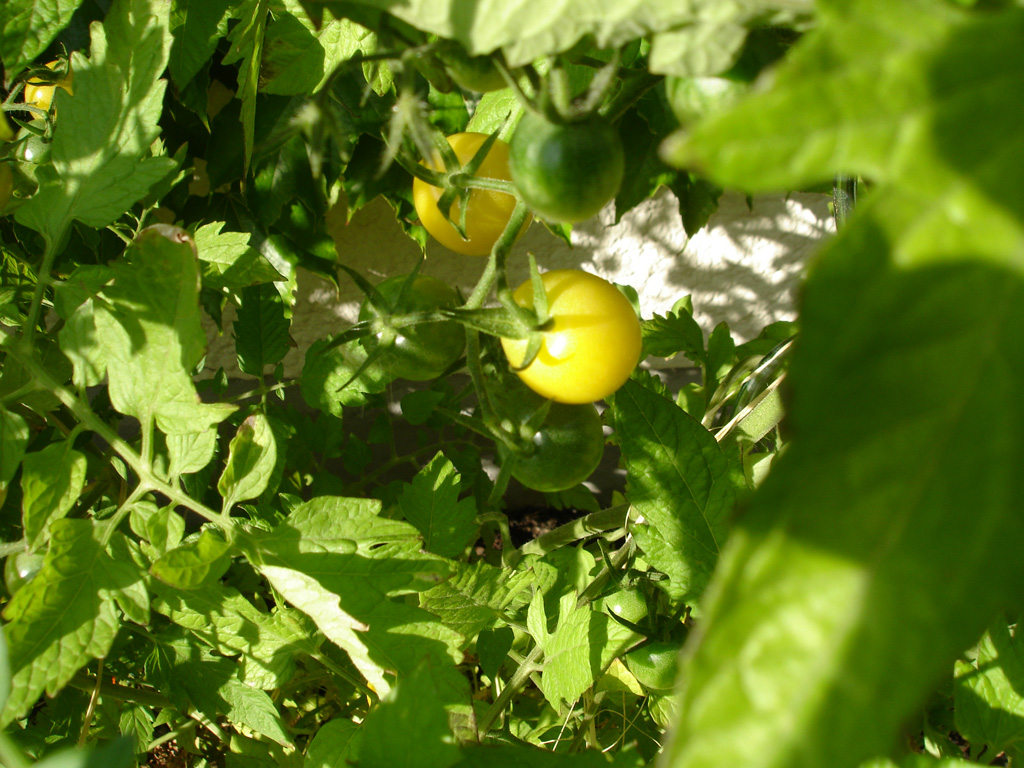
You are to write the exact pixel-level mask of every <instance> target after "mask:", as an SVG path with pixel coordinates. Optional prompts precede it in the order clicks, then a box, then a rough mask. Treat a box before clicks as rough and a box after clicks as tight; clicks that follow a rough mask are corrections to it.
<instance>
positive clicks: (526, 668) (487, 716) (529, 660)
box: [478, 644, 544, 737]
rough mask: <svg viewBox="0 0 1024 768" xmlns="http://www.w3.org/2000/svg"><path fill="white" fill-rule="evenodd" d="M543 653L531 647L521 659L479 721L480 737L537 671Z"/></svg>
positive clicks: (538, 646)
mask: <svg viewBox="0 0 1024 768" xmlns="http://www.w3.org/2000/svg"><path fill="white" fill-rule="evenodd" d="M543 653H544V651H543V649H541V647H540V645H539V644H538V645H535V646H533V650H531V651H530V653H529V655H528V656H527V657H526V658H525V659H523V662H522V663H521V664H520V665H519V669H517V670H516V671H515V673H514V674H513V675H512V677H511V678H510V679H509V681H508V683H507V684H506V685H505V687H504V688H502V689H501V693H499V694H498V698H496V699H495V700H494V703H493V704H491V706H490V708H489V709H488V710H487V711H486V712H485V713H484V716H483V719H482V720H481V721H480V723H479V728H478V730H479V732H480V735H481V737H482V736H485V735H486V734H487V732H488V731H489V730H490V729H491V726H492V725H493V724H494V721H495V720H497V719H498V717H499V716H500V715H501V713H502V712H503V711H504V709H505V707H506V706H508V703H509V702H510V701H512V697H513V696H515V695H516V694H517V693H518V692H519V689H520V688H522V687H523V686H524V685H526V681H527V680H529V679H530V675H532V674H533V673H534V672H536V671H537V669H538V667H537V661H538V660H539V659H540V657H541V655H543Z"/></svg>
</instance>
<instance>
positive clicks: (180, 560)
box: [149, 528, 232, 589]
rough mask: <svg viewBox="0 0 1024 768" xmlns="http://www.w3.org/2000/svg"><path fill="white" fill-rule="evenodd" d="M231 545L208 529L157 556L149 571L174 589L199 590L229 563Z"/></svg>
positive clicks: (219, 574) (208, 583) (210, 582)
mask: <svg viewBox="0 0 1024 768" xmlns="http://www.w3.org/2000/svg"><path fill="white" fill-rule="evenodd" d="M231 549H232V547H231V544H230V543H228V542H227V541H225V540H224V537H223V536H222V535H221V534H220V533H217V532H215V531H213V530H211V529H209V528H206V529H204V530H203V532H202V533H201V534H199V536H198V538H196V539H192V540H191V541H187V542H186V543H184V544H182V545H181V546H179V547H177V548H175V549H172V550H171V551H170V552H168V553H167V554H165V555H163V556H162V557H160V559H159V560H157V561H156V562H155V563H153V565H152V566H151V567H150V569H149V570H150V573H152V574H153V575H154V576H156V577H157V578H158V579H160V581H162V582H164V583H165V584H169V585H170V586H172V587H177V588H178V589H200V588H206V587H208V586H210V585H211V584H213V583H215V582H216V581H217V580H218V579H220V577H221V576H223V575H224V573H225V572H226V571H227V569H228V566H230V565H231Z"/></svg>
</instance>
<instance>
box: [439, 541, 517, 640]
mask: <svg viewBox="0 0 1024 768" xmlns="http://www.w3.org/2000/svg"><path fill="white" fill-rule="evenodd" d="M452 568H453V569H454V570H455V574H454V575H453V576H452V578H450V579H446V580H445V581H443V582H441V583H440V584H438V585H437V586H436V587H433V588H432V589H429V590H427V591H426V592H424V593H423V594H422V595H421V596H420V605H422V606H423V607H424V608H426V609H427V610H428V611H430V612H431V613H433V614H435V615H436V616H438V617H439V618H440V619H441V620H442V621H443V622H444V624H445V626H448V627H451V628H452V629H454V630H455V631H456V632H458V633H459V634H461V635H462V636H463V637H464V638H465V641H464V642H466V643H468V642H470V641H471V640H472V639H473V638H474V637H476V636H477V635H478V634H479V633H480V632H482V631H483V630H485V629H489V628H492V627H497V626H501V625H502V624H503V623H504V622H505V620H506V616H511V615H514V614H515V613H516V611H517V610H518V609H519V608H522V607H523V606H525V605H526V604H527V603H529V602H530V589H529V588H530V587H531V586H534V585H535V584H536V581H537V579H536V576H535V575H534V573H533V572H532V571H531V570H523V571H517V572H512V573H510V572H509V571H507V570H505V569H502V568H496V567H494V566H493V565H488V564H487V563H486V562H484V561H478V562H476V563H472V564H468V563H467V564H463V563H455V564H453V565H452Z"/></svg>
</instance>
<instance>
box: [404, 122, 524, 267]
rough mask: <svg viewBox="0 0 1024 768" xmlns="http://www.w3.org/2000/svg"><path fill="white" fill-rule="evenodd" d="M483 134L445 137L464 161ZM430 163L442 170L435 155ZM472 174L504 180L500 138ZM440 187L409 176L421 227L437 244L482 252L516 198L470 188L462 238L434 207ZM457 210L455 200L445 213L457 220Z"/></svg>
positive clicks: (465, 251) (503, 148)
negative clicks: (464, 232)
mask: <svg viewBox="0 0 1024 768" xmlns="http://www.w3.org/2000/svg"><path fill="white" fill-rule="evenodd" d="M487 138H488V137H487V134H484V133H456V134H453V135H452V136H449V137H448V143H449V144H450V145H451V147H452V149H453V150H455V156H456V157H457V158H458V159H459V162H460V163H462V164H466V163H468V162H469V161H470V160H472V159H473V155H475V154H476V152H477V150H478V149H480V147H481V145H482V144H483V143H484V142H485V141H486V140H487ZM432 167H433V168H435V169H436V170H442V169H443V167H444V164H443V163H442V162H441V161H440V159H438V160H437V161H436V162H434V163H433V164H432ZM476 175H477V176H481V177H485V178H491V179H500V180H504V181H508V180H509V174H508V144H506V143H505V142H503V141H502V140H501V139H497V140H495V142H494V144H492V145H491V149H490V151H489V152H488V153H487V157H485V158H484V161H483V163H481V165H480V168H479V169H477V174H476ZM442 191H443V190H441V188H440V187H435V186H432V185H430V184H427V182H425V181H423V180H421V179H413V182H412V200H413V204H414V205H415V206H416V213H417V214H418V215H419V217H420V222H421V223H422V224H423V226H424V228H425V229H426V230H427V232H429V233H430V235H431V236H432V237H433V238H434V239H435V240H437V241H438V242H439V243H441V245H443V246H445V247H446V248H448V249H450V250H452V251H455V252H456V253H462V254H465V255H467V256H486V255H487V254H488V253H490V252H491V248H493V247H494V244H495V242H497V240H498V238H499V237H501V233H502V232H504V231H505V225H506V224H508V220H509V219H510V218H511V217H512V211H513V210H515V207H516V199H515V198H514V197H513V196H512V195H507V194H505V193H504V192H494V191H491V190H489V189H474V190H472V191H471V192H470V193H469V200H468V203H467V208H466V237H465V238H463V237H462V236H461V235H460V234H459V232H458V230H456V229H455V227H453V226H452V225H451V224H450V223H449V222H448V221H447V220H446V219H445V217H444V215H443V214H442V213H441V209H440V208H438V207H437V201H438V200H439V199H440V198H441V193H442ZM461 213H462V212H461V210H460V208H459V203H458V201H456V202H455V203H453V204H452V208H451V211H450V212H449V215H450V216H451V218H452V220H453V221H460V216H461ZM527 226H529V222H527V223H526V224H524V225H523V228H522V229H521V230H520V231H519V234H522V233H523V232H524V231H525V230H526V227H527Z"/></svg>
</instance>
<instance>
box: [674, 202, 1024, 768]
mask: <svg viewBox="0 0 1024 768" xmlns="http://www.w3.org/2000/svg"><path fill="white" fill-rule="evenodd" d="M888 202H889V201H887V200H885V199H884V198H882V197H877V198H875V199H873V200H872V201H871V202H870V203H868V204H865V205H863V206H862V207H861V209H860V210H859V211H858V213H857V215H856V216H855V217H854V219H855V220H853V219H852V220H851V222H850V223H849V224H848V225H847V227H845V228H844V230H843V231H842V234H841V235H840V236H839V237H838V238H837V239H836V240H835V241H833V242H832V244H831V245H830V247H829V248H828V249H827V250H826V252H825V253H823V254H821V257H820V261H819V262H818V263H817V267H816V269H815V270H814V272H813V273H812V275H811V278H810V280H809V282H808V284H807V286H806V289H805V294H804V311H803V315H802V322H803V325H802V328H803V331H802V334H803V335H802V336H801V339H800V341H799V344H798V345H797V347H796V352H795V355H794V359H793V365H792V368H791V373H790V382H791V386H792V396H791V398H790V401H791V408H790V413H789V418H790V425H789V428H790V429H791V431H792V433H793V434H794V436H795V437H794V439H793V440H792V442H791V443H790V445H789V447H788V449H787V452H786V453H785V454H783V455H782V456H781V457H779V458H778V459H777V460H776V461H775V462H773V466H772V472H771V474H770V475H769V476H768V478H767V479H766V480H765V481H764V483H763V484H762V485H761V487H760V488H759V489H758V492H757V494H756V495H755V497H754V500H753V502H752V504H751V505H750V507H749V508H748V509H747V510H746V511H745V514H744V516H743V517H742V518H740V519H739V525H738V527H737V528H736V529H735V530H734V531H733V532H732V533H731V534H730V543H729V545H728V546H727V551H726V552H725V553H723V556H722V562H721V567H720V571H719V573H718V575H717V576H716V584H715V586H714V587H713V589H712V592H713V594H714V599H713V600H712V602H711V604H710V605H708V606H706V610H705V616H704V619H703V621H704V624H703V625H702V632H701V642H700V643H699V644H698V645H697V646H696V647H695V648H693V649H691V652H690V653H689V655H688V657H687V661H686V663H685V665H684V666H685V671H684V673H683V674H682V675H681V677H682V679H684V680H685V681H686V684H685V688H684V693H683V715H682V718H681V720H680V724H679V730H678V734H679V735H678V738H677V740H676V741H675V742H674V744H675V746H674V748H673V752H672V758H673V760H674V762H673V763H672V764H673V765H674V766H679V767H680V768H693V767H694V766H704V765H712V764H713V765H720V764H721V762H722V761H723V760H724V761H726V762H729V763H733V764H745V765H750V766H760V765H781V764H785V765H836V764H854V763H855V761H856V760H858V759H861V758H865V757H867V756H869V755H871V754H876V753H880V752H883V751H885V750H886V749H888V747H889V746H890V745H891V743H892V741H893V739H894V738H895V737H896V733H897V731H898V729H899V728H900V727H901V726H902V724H903V723H904V722H905V719H906V718H907V717H908V716H910V714H911V712H912V711H914V709H915V708H916V707H917V706H919V704H920V703H921V701H922V699H923V697H924V696H925V694H926V693H927V691H928V690H930V688H931V686H932V685H933V684H934V681H935V680H936V679H938V678H939V677H940V675H941V674H942V672H943V671H945V670H948V669H949V667H950V666H951V665H952V663H953V659H954V657H955V656H956V654H958V653H959V652H960V651H962V649H963V648H965V647H966V646H967V645H968V644H969V643H971V642H972V641H973V640H975V639H976V638H977V637H978V635H979V634H980V633H981V631H982V630H983V629H984V628H985V626H986V624H987V623H988V622H989V620H990V619H991V617H992V615H993V614H994V613H995V612H996V611H997V610H999V609H1002V608H1004V607H1006V606H1009V605H1015V604H1016V601H1017V600H1018V596H1019V594H1020V589H1021V587H1022V586H1024V584H1022V581H1024V579H1022V577H1021V573H1020V569H1019V568H1017V566H1016V564H1015V563H1014V557H1015V555H1014V553H1015V552H1018V551H1019V550H1020V548H1021V547H1022V546H1024V519H1022V518H1021V516H1020V514H1019V510H1018V509H1017V505H1016V503H1015V502H1014V501H1013V500H1014V499H1016V498H1018V497H1019V495H1020V494H1021V493H1022V492H1024V487H1021V482H1022V478H1021V476H1020V473H1019V472H1018V470H1017V467H1016V459H1015V457H1016V456H1017V455H1018V454H1019V452H1020V451H1021V450H1022V448H1024V446H1022V445H1021V435H1022V434H1024V431H1022V430H1024V418H1022V415H1021V412H1020V409H1019V408H1018V407H1017V405H1016V402H1017V393H1018V392H1019V391H1020V388H1021V387H1022V386H1024V365H1022V364H1021V361H1022V360H1024V334H1022V331H1021V329H1022V328H1024V284H1022V281H1021V278H1020V277H1019V275H1017V274H1015V273H1013V272H1010V271H1007V270H1003V269H999V268H998V267H996V266H994V265H992V264H989V263H986V262H984V261H974V262H971V261H968V260H964V261H962V262H960V263H940V264H937V265H934V266H930V267H918V268H914V269H911V268H907V267H905V266H903V265H900V264H898V262H897V259H896V257H895V255H894V253H893V251H892V248H893V243H892V241H891V240H889V239H887V237H886V234H885V229H884V227H885V226H888V225H890V224H891V223H892V222H893V218H894V217H893V213H894V211H893V209H892V208H890V207H889V206H888V205H887V203H888ZM899 223H901V222H899V219H898V217H897V222H896V223H895V224H894V226H898V224H899ZM851 307H856V308H857V313H856V317H857V318H859V319H858V321H857V322H851V316H852V315H851V312H850V308H851ZM950 360H956V361H957V362H958V365H957V366H956V367H955V368H950V366H949V361H950ZM963 371H970V372H971V373H970V375H966V376H965V375H963V374H962V372H963ZM734 540H735V541H734ZM809 584H813V585H814V588H813V589H811V590H809V589H808V587H807V585H809ZM951 615H955V616H956V617H957V620H956V621H955V622H950V621H948V617H949V616H951ZM737 659H741V660H743V662H742V667H741V668H739V669H737V661H736V660H737ZM897 670H898V675H899V679H900V685H899V686H893V685H892V680H893V677H894V675H895V674H897V672H896V671H897ZM741 680H757V681H758V692H759V695H758V697H756V698H751V697H750V696H748V694H747V690H748V689H746V688H745V686H744V684H743V683H741V682H740V681H741ZM851 680H855V681H856V685H855V686H851V685H850V684H849V681H851ZM696 702H700V703H699V705H697V704H696ZM711 712H715V713H719V716H718V717H716V718H715V719H714V722H712V721H711V720H710V719H709V716H708V714H707V713H711ZM797 743H798V744H799V750H800V751H799V753H794V752H792V751H791V750H793V749H796V744H797ZM797 754H799V757H797V756H796V755H797ZM712 755H713V756H712ZM782 755H793V757H792V759H789V760H785V759H783V758H782ZM811 756H813V758H812V757H811Z"/></svg>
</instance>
